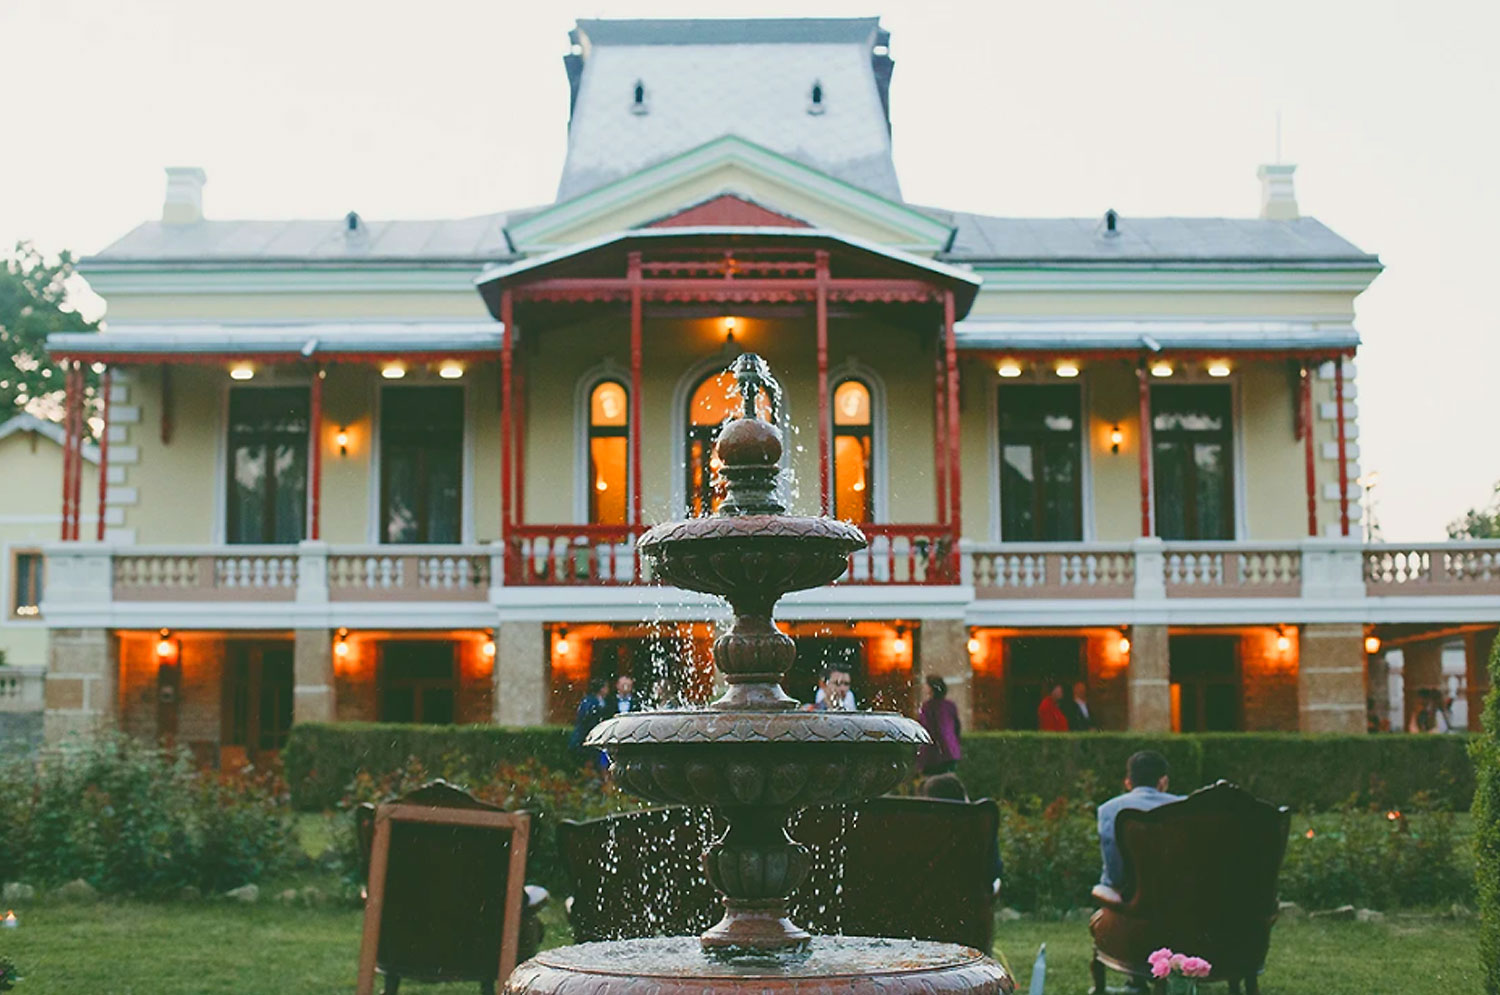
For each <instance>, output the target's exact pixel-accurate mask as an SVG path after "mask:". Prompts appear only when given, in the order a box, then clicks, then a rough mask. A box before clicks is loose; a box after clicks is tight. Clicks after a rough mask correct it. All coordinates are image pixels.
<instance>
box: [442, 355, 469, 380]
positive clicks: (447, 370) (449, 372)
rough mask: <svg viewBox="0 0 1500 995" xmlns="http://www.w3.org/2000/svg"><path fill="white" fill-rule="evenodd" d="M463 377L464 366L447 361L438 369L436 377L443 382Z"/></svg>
mask: <svg viewBox="0 0 1500 995" xmlns="http://www.w3.org/2000/svg"><path fill="white" fill-rule="evenodd" d="M463 375H464V364H462V363H458V362H454V361H453V360H449V361H448V362H446V363H444V364H443V365H442V366H439V367H438V376H440V377H442V378H443V379H444V380H457V379H458V378H459V377H461V376H463Z"/></svg>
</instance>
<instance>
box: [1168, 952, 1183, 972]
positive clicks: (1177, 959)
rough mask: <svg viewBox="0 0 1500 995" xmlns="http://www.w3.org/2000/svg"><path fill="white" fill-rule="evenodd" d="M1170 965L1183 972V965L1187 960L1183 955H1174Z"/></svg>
mask: <svg viewBox="0 0 1500 995" xmlns="http://www.w3.org/2000/svg"><path fill="white" fill-rule="evenodd" d="M1168 963H1169V964H1171V966H1173V967H1175V968H1177V970H1179V971H1181V970H1182V965H1183V964H1186V963H1187V958H1186V957H1184V956H1183V955H1182V954H1173V955H1172V959H1171V960H1170V961H1168Z"/></svg>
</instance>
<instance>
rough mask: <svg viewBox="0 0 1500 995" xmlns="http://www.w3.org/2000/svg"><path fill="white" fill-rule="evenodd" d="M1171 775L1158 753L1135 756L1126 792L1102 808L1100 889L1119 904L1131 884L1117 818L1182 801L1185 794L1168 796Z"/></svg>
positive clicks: (1128, 768)
mask: <svg viewBox="0 0 1500 995" xmlns="http://www.w3.org/2000/svg"><path fill="white" fill-rule="evenodd" d="M1168 773H1169V772H1168V770H1167V758H1166V757H1164V756H1162V755H1161V754H1160V753H1157V752H1156V751H1155V750H1142V751H1140V752H1139V753H1134V754H1132V755H1131V757H1130V760H1129V761H1128V762H1127V763H1126V765H1125V793H1124V794H1123V795H1116V796H1115V797H1113V798H1111V799H1110V800H1109V801H1107V802H1105V803H1104V804H1103V805H1100V806H1099V849H1100V851H1101V852H1102V853H1103V855H1104V870H1103V871H1102V873H1101V874H1100V875H1099V885H1098V888H1099V889H1104V890H1105V892H1106V894H1107V895H1108V896H1110V897H1113V898H1114V900H1116V901H1118V900H1119V895H1120V892H1121V891H1122V890H1124V889H1126V888H1128V886H1129V884H1128V882H1126V881H1125V880H1124V878H1125V867H1124V862H1123V861H1122V860H1121V858H1120V847H1119V844H1118V843H1117V842H1116V841H1115V816H1117V815H1119V814H1120V813H1121V812H1122V811H1124V810H1125V809H1136V810H1139V811H1142V812H1149V811H1150V810H1151V809H1153V808H1158V807H1160V806H1162V805H1165V804H1167V803H1168V802H1176V801H1181V800H1182V797H1183V796H1182V795H1169V794H1167V775H1168ZM1096 890H1097V889H1096Z"/></svg>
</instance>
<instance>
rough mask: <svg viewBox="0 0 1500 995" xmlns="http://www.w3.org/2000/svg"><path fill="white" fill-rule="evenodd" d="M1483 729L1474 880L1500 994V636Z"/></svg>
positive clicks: (1477, 742) (1476, 744) (1474, 747)
mask: <svg viewBox="0 0 1500 995" xmlns="http://www.w3.org/2000/svg"><path fill="white" fill-rule="evenodd" d="M1483 724H1484V729H1483V731H1482V732H1481V733H1480V734H1479V735H1478V736H1475V737H1474V738H1473V740H1471V741H1470V743H1469V755H1470V756H1471V757H1472V758H1473V760H1474V774H1475V779H1476V782H1477V783H1476V786H1475V790H1474V882H1475V885H1476V886H1477V891H1478V893H1479V960H1480V964H1481V966H1482V969H1483V972H1484V990H1485V991H1486V992H1488V993H1489V995H1500V639H1497V640H1495V646H1494V649H1493V651H1492V652H1491V653H1490V692H1489V694H1488V695H1486V696H1485V699H1484V723H1483Z"/></svg>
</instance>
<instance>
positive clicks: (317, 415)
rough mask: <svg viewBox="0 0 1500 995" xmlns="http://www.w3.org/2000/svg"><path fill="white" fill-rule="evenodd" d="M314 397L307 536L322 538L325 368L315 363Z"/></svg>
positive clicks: (311, 403) (309, 448)
mask: <svg viewBox="0 0 1500 995" xmlns="http://www.w3.org/2000/svg"><path fill="white" fill-rule="evenodd" d="M310 393H311V394H312V397H311V398H310V401H309V405H308V406H309V407H310V408H311V409H312V411H311V417H310V418H309V422H310V424H309V425H308V439H307V447H308V449H307V462H308V464H309V466H308V470H309V476H311V477H312V480H311V482H310V483H309V485H308V498H309V500H308V504H309V506H310V507H309V509H308V526H307V537H308V538H309V539H314V540H316V539H320V538H322V531H323V529H322V519H323V368H322V366H320V365H318V364H314V365H313V379H312V390H311V392H310Z"/></svg>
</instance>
